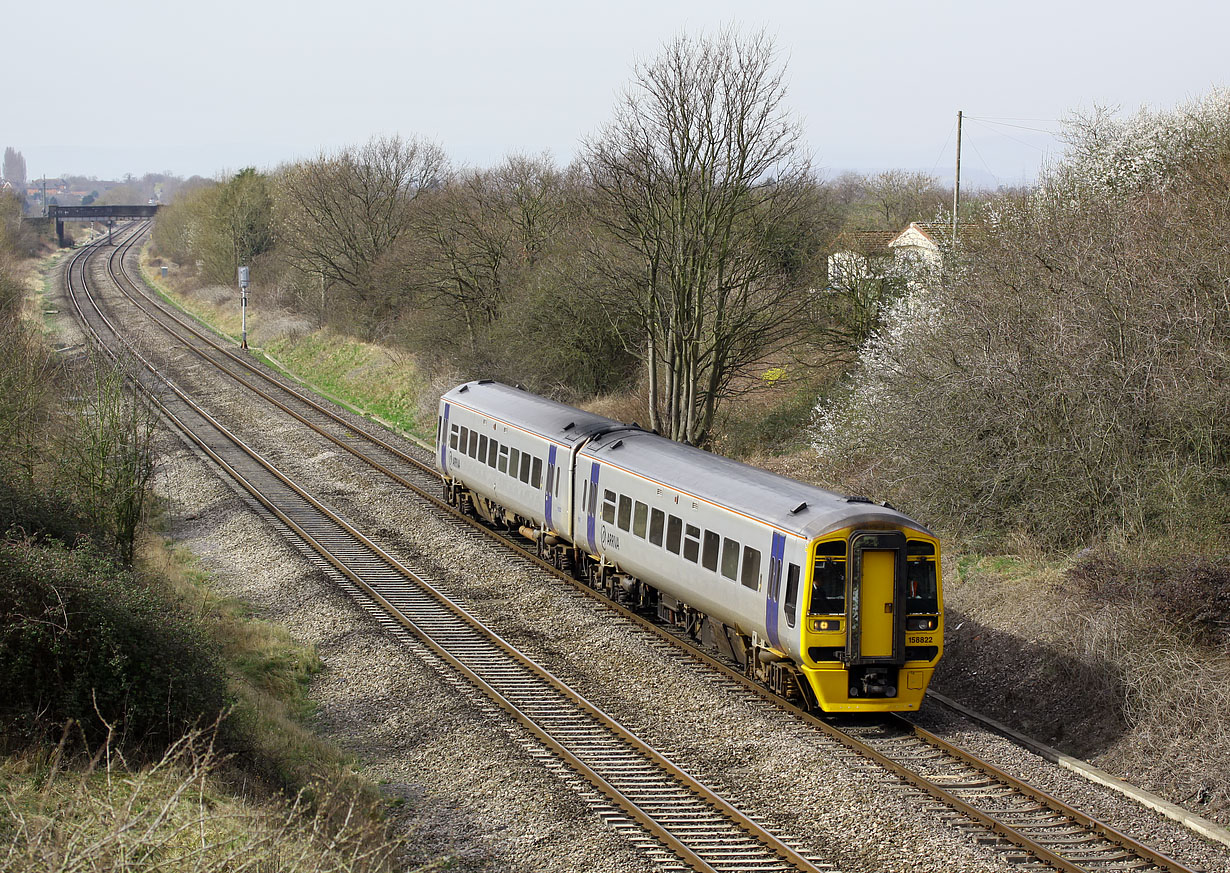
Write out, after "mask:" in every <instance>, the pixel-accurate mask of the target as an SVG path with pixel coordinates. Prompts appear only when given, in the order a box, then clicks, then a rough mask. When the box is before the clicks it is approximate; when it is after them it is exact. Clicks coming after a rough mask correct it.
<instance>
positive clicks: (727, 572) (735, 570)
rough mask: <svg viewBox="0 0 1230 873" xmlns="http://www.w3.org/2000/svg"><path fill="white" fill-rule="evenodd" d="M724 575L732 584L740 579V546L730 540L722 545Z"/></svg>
mask: <svg viewBox="0 0 1230 873" xmlns="http://www.w3.org/2000/svg"><path fill="white" fill-rule="evenodd" d="M722 575H723V576H725V577H726V578H727V579H730V580H731V581H732V582H734V581H737V580H738V579H739V544H738V543H737V542H735V541H734V540H732V539H729V538H727V539H725V541H724V542H723V543H722Z"/></svg>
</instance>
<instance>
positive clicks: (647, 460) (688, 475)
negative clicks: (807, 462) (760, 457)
mask: <svg viewBox="0 0 1230 873" xmlns="http://www.w3.org/2000/svg"><path fill="white" fill-rule="evenodd" d="M443 399H444V400H445V401H446V402H453V403H459V404H462V405H464V406H469V407H471V408H474V409H477V410H479V411H480V412H482V413H484V414H488V415H491V416H492V417H495V418H499V419H501V420H502V421H505V422H507V423H509V424H512V425H516V426H518V427H521V428H524V429H525V430H527V431H530V432H531V433H535V434H538V435H539V436H543V437H547V438H549V439H553V440H556V441H557V442H562V443H566V444H567V443H572V444H575V443H576V442H577V441H578V440H580V439H582V438H583V439H585V440H586V441H587V444H586V445H585V447H584V448H583V449H582V450H581V454H583V455H585V456H588V457H592V458H596V459H598V460H600V461H602V462H604V463H608V464H612V465H614V466H618V467H621V468H623V469H626V470H629V471H630V472H632V473H634V474H636V475H638V476H642V477H644V478H647V479H650V480H653V481H656V482H659V483H661V484H663V485H665V486H667V487H669V488H672V489H674V490H676V491H680V492H683V493H686V494H690V495H692V496H694V497H698V498H700V499H702V500H705V501H707V502H709V503H713V504H717V505H718V506H723V507H727V508H729V509H732V510H735V511H737V512H742V513H743V514H745V515H749V516H752V517H753V518H756V519H759V520H760V521H763V522H766V523H768V524H771V525H773V526H775V527H777V528H780V529H781V530H785V531H789V532H791V533H795V534H797V535H799V536H802V537H805V538H807V539H811V538H814V537H817V536H821V535H823V534H825V533H827V532H829V531H833V530H837V529H840V528H845V527H860V526H871V527H875V526H878V525H882V524H891V525H906V526H909V527H912V528H914V529H916V530H919V531H922V532H923V533H929V531H927V529H926V528H925V527H923V526H922V525H921V524H919V523H918V522H916V521H914V520H913V519H911V518H909V517H908V516H906V515H904V514H903V513H901V512H898V511H897V510H895V509H893V508H892V507H889V506H881V505H879V504H876V503H872V502H871V501H869V500H867V499H866V498H859V497H848V496H846V495H843V494H838V493H836V492H833V491H828V490H826V489H824V488H819V487H817V486H815V485H808V484H806V483H804V482H799V481H797V480H795V479H789V478H787V477H785V476H779V475H778V474H776V473H770V472H769V471H768V470H762V469H760V468H759V467H753V466H751V465H749V464H744V463H741V462H739V461H734V460H731V459H730V458H724V457H722V456H721V455H715V454H713V453H712V452H706V451H704V450H703V449H698V448H696V447H695V446H689V445H687V444H686V443H679V442H675V441H674V440H670V439H667V438H665V437H662V436H659V435H657V434H655V433H651V432H649V431H646V430H644V429H643V428H640V427H637V426H636V425H630V424H624V423H621V422H618V421H615V420H614V419H610V418H606V417H605V416H601V415H595V414H594V413H591V412H585V411H584V410H581V409H576V408H575V407H572V406H568V405H566V404H563V403H557V402H556V401H554V400H548V399H547V398H545V397H539V396H538V395H536V394H531V393H529V392H527V391H522V390H521V389H519V388H512V387H510V386H508V385H502V384H500V383H498V382H492V381H488V380H480V381H477V382H467V383H466V384H464V385H460V386H458V387H456V388H454V389H453V390H452V391H449V392H448V393H447V394H445V395H444V397H443Z"/></svg>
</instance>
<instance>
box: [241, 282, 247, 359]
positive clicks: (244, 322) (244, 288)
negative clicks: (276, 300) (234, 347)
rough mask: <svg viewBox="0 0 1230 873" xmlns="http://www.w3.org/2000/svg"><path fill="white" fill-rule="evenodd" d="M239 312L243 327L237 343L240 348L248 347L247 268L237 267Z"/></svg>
mask: <svg viewBox="0 0 1230 873" xmlns="http://www.w3.org/2000/svg"><path fill="white" fill-rule="evenodd" d="M239 312H240V324H241V325H242V327H243V339H242V341H241V342H240V344H239V347H240V348H241V349H246V348H247V347H248V268H247V267H240V268H239Z"/></svg>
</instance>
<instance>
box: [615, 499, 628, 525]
mask: <svg viewBox="0 0 1230 873" xmlns="http://www.w3.org/2000/svg"><path fill="white" fill-rule="evenodd" d="M616 524H617V525H618V526H619V529H620V530H630V529H631V528H632V498H631V497H629V496H628V495H626V494H621V495H619V520H618V521H617V522H616Z"/></svg>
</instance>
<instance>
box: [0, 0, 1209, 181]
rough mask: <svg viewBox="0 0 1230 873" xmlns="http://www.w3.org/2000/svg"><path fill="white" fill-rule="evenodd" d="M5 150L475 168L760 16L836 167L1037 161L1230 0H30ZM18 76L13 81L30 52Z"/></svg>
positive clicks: (1007, 176) (1148, 86)
mask: <svg viewBox="0 0 1230 873" xmlns="http://www.w3.org/2000/svg"><path fill="white" fill-rule="evenodd" d="M0 23H2V26H3V30H2V31H0V32H3V33H4V40H3V45H4V48H3V49H0V54H2V55H3V57H4V59H5V61H6V64H5V66H6V68H7V69H8V71H9V73H8V75H7V76H6V79H7V82H8V86H7V87H3V88H0V147H2V146H10V145H11V146H13V147H14V148H16V149H18V150H20V151H21V152H22V154H23V155H24V157H25V159H26V167H27V176H28V177H29V178H31V179H33V178H37V177H39V176H42V175H44V174H46V175H47V176H51V177H56V176H59V175H64V174H72V175H84V176H95V177H98V178H100V179H109V178H112V179H113V178H120V177H122V176H123V175H124V174H126V173H131V174H132V175H134V176H141V175H144V174H145V173H147V172H166V171H169V172H171V173H173V174H175V175H180V176H191V175H201V176H209V177H214V176H219V175H220V174H225V173H230V172H235V171H237V170H238V169H241V168H243V167H246V166H256V167H258V168H262V169H271V168H273V167H275V166H277V165H278V164H280V163H284V162H287V161H293V160H296V159H303V158H310V157H314V156H316V155H318V154H320V153H322V152H330V151H335V150H337V149H339V148H343V147H346V146H352V145H361V144H363V143H364V142H366V141H367V140H369V139H370V138H372V137H373V136H377V135H390V134H400V135H402V136H406V137H410V136H418V137H423V138H427V139H430V140H433V141H435V142H437V143H438V144H439V145H441V146H442V147H443V148H444V149H445V151H446V152H447V153H448V155H449V157H450V159H451V160H452V162H453V163H454V164H455V165H458V166H480V167H481V166H492V165H495V164H497V163H499V162H500V161H501V160H502V158H504V157H505V156H507V155H509V154H513V153H523V154H539V153H543V152H547V153H549V154H550V155H552V156H553V157H554V158H555V160H556V161H557V162H559V163H568V162H569V161H571V160H572V159H573V158H574V157H575V156H576V155H577V154H578V153H579V152H580V151H581V150H582V149H583V147H584V142H585V140H586V139H587V138H590V137H593V136H594V135H596V134H597V133H598V132H599V131H600V130H601V128H602V126H603V125H604V124H605V123H607V122H608V121H609V120H610V119H611V117H612V113H613V110H614V106H615V102H616V99H617V98H618V96H619V95H620V93H621V92H622V91H623V89H625V88H626V87H627V86H628V84H629V83H630V82H631V79H632V76H633V73H634V67H635V64H636V63H637V62H638V61H641V62H644V61H647V60H650V59H652V58H653V57H654V56H655V55H656V54H658V52H659V51H660V50H661V48H662V46H663V45H664V43H666V42H668V41H669V40H671V39H672V38H673V37H675V36H677V35H679V34H681V33H684V34H689V35H716V34H717V33H719V32H720V31H721V30H722V29H723V28H735V29H737V30H739V31H743V32H754V31H756V30H759V29H764V30H765V31H766V32H767V33H768V34H769V35H770V36H771V37H772V38H773V39H774V41H775V43H776V46H777V48H778V50H779V52H780V59H781V62H782V63H783V64H784V65H785V69H786V77H787V82H788V83H789V91H788V95H787V106H788V108H789V110H790V111H791V113H792V114H793V115H794V116H796V117H797V118H798V119H799V120H800V121H801V123H802V125H803V129H804V132H805V142H806V145H807V148H808V149H809V151H810V154H811V157H812V160H813V162H814V164H815V166H816V167H817V168H819V169H820V170H821V171H822V172H823V174H824V175H826V176H829V177H832V176H835V175H837V174H838V173H840V172H843V171H846V170H853V171H857V172H877V171H880V170H884V169H890V168H900V169H907V170H921V171H923V172H927V173H931V174H933V175H935V176H937V177H939V178H940V179H941V180H942V181H944V182H945V183H946V184H950V183H951V180H952V176H953V166H954V162H955V155H956V143H955V140H956V136H955V134H956V116H957V112H958V110H961V111H963V112H964V113H965V116H966V120H965V123H964V125H963V131H962V185H963V186H965V185H971V186H975V187H996V186H998V185H1017V184H1022V183H1028V182H1030V181H1032V180H1033V179H1034V178H1035V177H1036V175H1037V173H1038V170H1039V168H1040V167H1042V166H1043V165H1044V163H1046V162H1047V161H1055V160H1057V159H1058V158H1059V157H1060V156H1061V155H1062V149H1063V145H1062V141H1061V139H1060V138H1059V136H1058V134H1059V132H1060V129H1061V123H1062V121H1063V119H1065V118H1069V117H1071V116H1072V115H1073V114H1075V113H1080V112H1088V111H1090V110H1092V109H1094V108H1095V107H1097V106H1106V107H1111V108H1115V107H1118V108H1119V109H1120V110H1121V111H1123V112H1124V113H1132V112H1135V111H1137V110H1138V109H1139V108H1141V106H1144V105H1147V106H1149V107H1150V108H1152V109H1166V108H1171V107H1174V106H1175V105H1177V104H1180V103H1183V102H1185V101H1188V100H1192V99H1195V98H1198V97H1199V96H1201V95H1202V94H1205V93H1207V92H1208V91H1209V90H1211V89H1213V88H1214V87H1219V86H1223V85H1226V84H1227V83H1228V80H1230V52H1228V51H1227V48H1226V35H1227V34H1228V33H1230V4H1227V3H1224V2H1219V0H1206V2H1191V0H1170V2H1165V3H1157V2H1148V3H1145V2H1138V0H1120V2H1115V3H1111V2H1101V0H1096V2H1082V0H1066V2H1054V0H1034V2H1030V3H1002V2H995V0H985V2H968V0H966V2H943V0H927V2H911V3H907V2H898V0H875V2H868V3H854V2H849V0H845V2H835V0H813V2H803V0H754V2H749V0H743V2H731V0H624V2H622V3H611V2H607V3H589V2H585V0H572V2H560V0H541V2H529V0H504V2H498V0H452V2H449V0H436V2H431V3H422V2H418V0H401V2H394V0H330V2H327V3H326V2H316V0H295V2H285V0H246V2H237V0H203V2H202V0H198V2H193V3H185V2H183V0H110V2H105V3H99V2H97V0H89V2H85V0H57V2H56V3H54V4H52V6H51V7H48V6H47V5H46V4H40V3H36V2H35V0H13V2H12V3H11V4H8V8H7V9H6V11H5V12H3V13H0ZM13 71H16V77H15V78H14V72H13Z"/></svg>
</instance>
